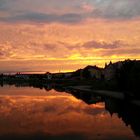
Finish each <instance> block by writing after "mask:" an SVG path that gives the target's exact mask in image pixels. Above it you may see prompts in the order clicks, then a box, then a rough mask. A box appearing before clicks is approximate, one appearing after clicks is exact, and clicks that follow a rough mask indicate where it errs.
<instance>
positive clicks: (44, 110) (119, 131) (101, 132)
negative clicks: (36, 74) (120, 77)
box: [0, 86, 140, 140]
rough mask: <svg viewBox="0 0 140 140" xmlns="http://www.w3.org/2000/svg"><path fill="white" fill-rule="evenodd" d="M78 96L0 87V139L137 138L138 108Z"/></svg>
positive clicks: (139, 130) (93, 139)
mask: <svg viewBox="0 0 140 140" xmlns="http://www.w3.org/2000/svg"><path fill="white" fill-rule="evenodd" d="M76 96H77V95H76ZM80 96H81V97H80ZM78 97H79V99H77V98H76V97H75V96H74V95H72V94H70V93H66V92H58V91H56V90H53V89H52V90H50V91H47V90H45V89H38V88H32V87H15V86H4V87H0V140H7V139H8V140H11V139H18V140H22V139H23V140H26V139H27V140H32V139H33V140H133V139H134V140H135V139H139V135H140V133H139V132H140V115H139V114H140V113H139V107H135V106H132V105H128V104H126V103H122V102H120V101H116V100H112V99H108V98H101V97H96V98H94V97H92V96H89V95H88V94H87V96H86V95H85V96H84V97H83V96H82V95H78ZM84 99H85V100H84ZM95 102H97V103H96V104H94V103H95Z"/></svg>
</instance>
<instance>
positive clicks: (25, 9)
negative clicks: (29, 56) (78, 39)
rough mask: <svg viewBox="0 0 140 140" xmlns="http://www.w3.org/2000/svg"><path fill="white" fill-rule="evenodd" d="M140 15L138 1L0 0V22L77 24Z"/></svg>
mask: <svg viewBox="0 0 140 140" xmlns="http://www.w3.org/2000/svg"><path fill="white" fill-rule="evenodd" d="M139 17H140V2H139V0H133V1H132V0H117V1H116V0H73V2H70V1H69V0H59V2H58V1H57V0H52V1H51V2H50V1H49V0H40V1H38V0H24V1H22V0H1V1H0V21H2V22H23V21H25V22H27V21H30V22H47V23H52V22H60V23H77V22H81V21H83V20H86V19H89V18H91V19H96V18H103V19H112V20H114V19H115V20H116V19H121V20H126V19H131V18H139Z"/></svg>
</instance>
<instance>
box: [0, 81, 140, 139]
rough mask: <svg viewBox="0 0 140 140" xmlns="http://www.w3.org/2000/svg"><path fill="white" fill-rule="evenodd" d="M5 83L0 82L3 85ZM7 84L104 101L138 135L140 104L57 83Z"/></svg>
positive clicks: (87, 101) (88, 99)
mask: <svg viewBox="0 0 140 140" xmlns="http://www.w3.org/2000/svg"><path fill="white" fill-rule="evenodd" d="M4 84H5V83H2V82H1V83H0V85H1V86H4ZM8 84H9V85H14V86H16V87H34V88H39V89H45V90H46V91H49V90H52V89H54V90H56V91H59V92H67V93H70V94H72V95H73V96H74V97H76V98H77V99H81V100H83V101H84V102H85V103H86V104H96V103H99V102H104V103H105V109H106V110H107V111H108V112H109V113H110V115H111V116H112V115H113V114H114V113H115V114H117V115H118V117H119V118H120V119H122V120H123V122H124V123H125V124H126V126H129V127H131V129H132V130H133V132H134V134H135V135H136V136H138V137H140V119H139V118H140V106H136V105H133V104H131V103H129V102H128V101H127V100H117V99H113V98H109V97H104V96H99V95H96V94H91V93H86V94H85V93H84V92H79V91H74V90H71V89H68V88H66V87H61V86H59V85H53V84H46V85H42V84H38V83H27V82H26V83H16V84H15V83H8Z"/></svg>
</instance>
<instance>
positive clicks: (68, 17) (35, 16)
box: [0, 13, 82, 23]
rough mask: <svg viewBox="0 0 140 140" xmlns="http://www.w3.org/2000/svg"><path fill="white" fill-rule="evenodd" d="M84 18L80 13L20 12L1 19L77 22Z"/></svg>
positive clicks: (9, 20)
mask: <svg viewBox="0 0 140 140" xmlns="http://www.w3.org/2000/svg"><path fill="white" fill-rule="evenodd" d="M81 20H82V16H81V15H80V14H74V13H69V14H63V15H56V14H44V13H26V14H19V15H15V16H10V17H1V18H0V21H6V22H22V21H23V22H24V21H30V22H48V23H50V22H60V23H76V22H80V21H81Z"/></svg>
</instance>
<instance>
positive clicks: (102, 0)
mask: <svg viewBox="0 0 140 140" xmlns="http://www.w3.org/2000/svg"><path fill="white" fill-rule="evenodd" d="M93 3H94V5H95V9H94V10H93V12H92V16H93V17H102V18H107V19H129V18H135V17H139V16H140V1H139V0H117V1H116V0H94V2H93Z"/></svg>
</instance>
